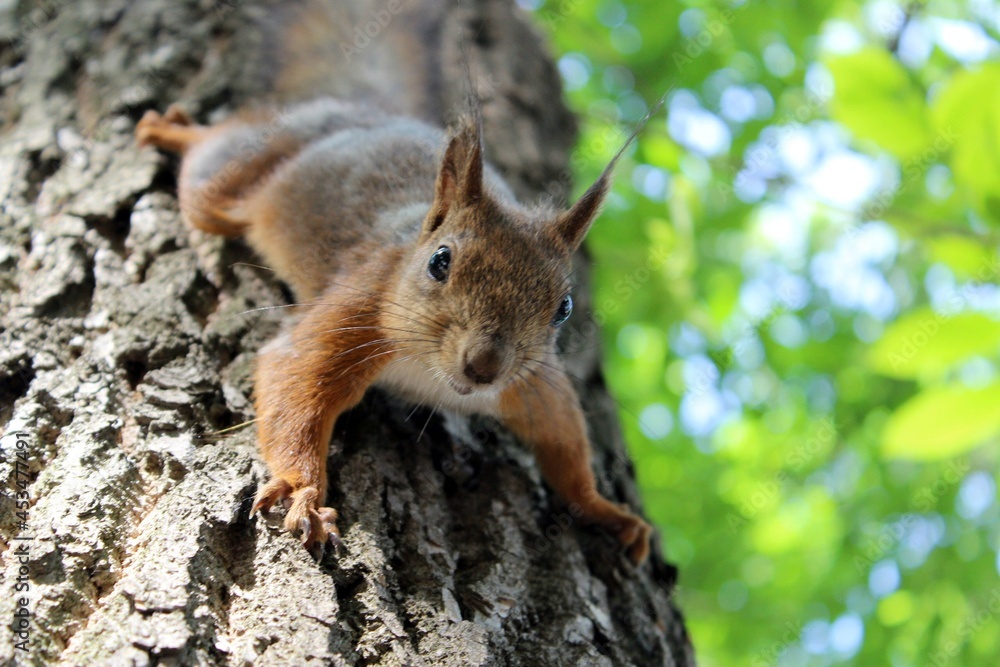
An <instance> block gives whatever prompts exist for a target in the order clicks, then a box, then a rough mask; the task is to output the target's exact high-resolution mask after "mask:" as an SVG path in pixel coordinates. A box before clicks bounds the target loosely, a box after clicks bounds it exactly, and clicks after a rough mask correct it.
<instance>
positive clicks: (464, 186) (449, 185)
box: [425, 119, 483, 232]
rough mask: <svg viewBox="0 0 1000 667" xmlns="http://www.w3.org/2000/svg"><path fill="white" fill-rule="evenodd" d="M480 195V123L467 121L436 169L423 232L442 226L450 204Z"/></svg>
mask: <svg viewBox="0 0 1000 667" xmlns="http://www.w3.org/2000/svg"><path fill="white" fill-rule="evenodd" d="M482 196H483V146H482V141H481V140H480V129H479V123H478V122H476V121H475V120H472V119H470V120H467V121H466V122H465V123H463V124H462V126H461V128H459V130H458V131H457V132H455V134H454V135H452V137H451V140H450V141H449V142H448V147H447V148H446V149H445V151H444V158H443V159H442V160H441V169H440V170H439V171H438V176H437V183H436V184H435V191H434V205H433V206H432V207H431V210H430V213H428V215H427V222H426V223H425V231H427V232H432V231H434V230H435V229H437V228H438V227H439V226H441V223H442V222H443V221H444V217H445V215H446V214H447V213H448V211H449V210H450V209H451V207H452V206H455V205H462V204H472V203H475V202H476V201H478V200H479V199H480V198H481V197H482Z"/></svg>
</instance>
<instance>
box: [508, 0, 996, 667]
mask: <svg viewBox="0 0 1000 667" xmlns="http://www.w3.org/2000/svg"><path fill="white" fill-rule="evenodd" d="M519 1H520V2H521V4H522V5H523V6H524V7H526V8H528V9H530V10H532V11H533V12H534V15H535V18H536V19H537V22H538V23H539V25H540V26H542V29H543V30H545V31H546V32H547V33H548V34H549V38H550V40H551V43H552V45H553V49H554V50H555V52H556V53H557V57H558V58H559V66H560V70H561V72H562V74H563V78H564V82H565V87H566V91H567V95H568V96H569V100H570V102H571V104H572V105H573V106H574V108H576V109H577V110H578V111H579V112H580V113H581V115H582V117H583V118H584V127H583V133H582V137H581V142H580V146H579V149H578V152H577V155H576V157H575V160H574V168H575V170H576V172H577V177H578V184H579V185H580V187H583V186H585V185H586V184H587V183H589V182H590V181H592V180H593V179H594V178H595V177H596V176H597V174H598V172H599V170H600V169H601V168H602V167H603V165H604V164H605V163H606V162H607V160H608V159H609V158H610V156H611V155H612V154H613V152H614V150H615V149H616V148H617V147H618V145H620V143H621V141H622V139H623V137H624V136H625V134H624V133H625V132H626V131H627V129H628V128H630V127H632V126H634V125H635V123H636V122H638V121H639V120H640V119H641V118H642V117H643V115H644V114H645V112H646V110H647V108H649V106H650V105H651V104H652V103H653V101H655V100H656V99H657V98H660V97H661V96H664V95H666V111H665V113H664V112H662V111H661V112H660V113H659V114H658V115H657V116H656V117H654V118H653V119H652V121H651V122H650V124H649V126H648V127H647V128H646V130H645V131H644V132H643V134H642V136H641V139H640V141H639V142H638V145H637V147H636V148H635V149H634V151H633V152H632V153H631V154H630V159H629V160H627V161H626V162H627V163H623V164H622V166H621V167H620V168H619V170H618V173H617V181H616V185H615V189H614V193H613V196H612V198H611V201H610V202H609V205H608V206H607V207H606V210H605V214H604V215H603V216H602V218H601V219H600V221H599V222H598V224H597V225H596V226H595V228H594V229H593V231H592V232H591V235H590V238H589V247H590V250H591V252H592V254H593V255H594V258H595V263H596V266H595V272H596V294H595V304H596V306H595V313H596V316H597V318H598V320H599V321H601V322H602V323H603V324H604V336H605V346H606V358H607V359H608V365H607V372H608V376H609V380H610V382H611V385H612V387H613V389H614V392H615V394H616V396H617V398H618V400H619V401H620V405H621V413H622V421H623V423H624V425H625V429H626V436H627V438H628V441H629V443H630V446H631V448H632V453H633V455H634V457H635V460H636V464H637V465H636V468H637V475H638V477H639V481H640V484H641V486H642V489H643V493H644V498H645V502H646V506H647V511H648V512H649V514H650V515H651V516H652V518H653V519H654V520H655V521H656V522H657V524H658V525H659V527H660V529H661V531H662V535H663V543H664V546H665V549H666V552H667V554H668V557H669V559H670V560H672V561H674V562H676V563H678V564H679V566H680V568H681V583H680V589H679V592H678V596H679V602H680V605H681V607H682V609H683V610H684V612H685V614H686V616H687V620H688V623H689V627H690V629H691V631H692V634H693V639H694V643H695V646H696V648H697V651H698V654H699V658H700V661H701V664H704V665H710V666H711V665H737V664H750V665H752V666H754V667H756V666H758V665H830V664H845V665H892V666H894V667H903V666H907V665H914V666H923V665H946V664H947V665H955V666H958V665H975V666H982V665H995V664H1000V661H998V657H1000V577H998V568H1000V558H998V549H1000V529H998V516H1000V509H998V506H997V498H996V486H997V470H998V466H997V458H998V447H997V445H998V440H1000V376H998V372H997V371H998V368H997V365H998V362H1000V355H998V353H1000V319H998V318H1000V289H998V287H997V272H998V270H1000V259H998V256H997V251H998V245H1000V62H997V60H998V54H1000V44H998V41H997V40H998V35H1000V30H998V28H1000V7H998V5H997V3H996V2H992V1H986V0H970V2H967V3H962V2H955V1H936V0H926V1H924V2H911V3H908V4H907V3H902V2H894V1H891V0H871V1H869V2H858V1H855V0H840V1H836V2H834V1H830V0H816V1H813V2H808V3H807V2H801V3H795V2H788V1H787V0H769V1H753V0H747V1H745V2H742V3H739V2H726V1H725V0H721V1H720V0H701V1H699V0H678V1H673V2H663V1H662V0H646V1H643V2H627V3H625V2H620V1H619V0H519Z"/></svg>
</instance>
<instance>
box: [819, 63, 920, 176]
mask: <svg viewBox="0 0 1000 667" xmlns="http://www.w3.org/2000/svg"><path fill="white" fill-rule="evenodd" d="M827 66H828V67H829V68H830V71H831V73H832V74H833V78H834V82H835V84H836V92H835V94H834V96H833V100H832V101H831V107H832V109H831V110H832V115H833V117H834V118H835V119H836V120H839V121H840V122H841V123H843V124H844V125H846V126H847V127H848V128H849V129H850V130H851V131H852V132H853V133H854V134H855V136H857V137H858V138H861V139H869V140H871V141H874V142H875V143H877V144H878V145H879V146H881V147H882V148H884V149H886V150H887V151H889V152H890V153H893V154H894V155H895V156H896V157H898V158H899V159H900V160H909V159H911V158H914V157H915V156H916V155H917V154H918V153H920V152H921V151H923V150H924V149H925V148H926V147H927V145H928V144H929V143H930V123H929V119H928V117H927V107H926V105H925V104H924V99H923V95H922V94H921V92H920V90H919V89H918V88H917V87H916V85H915V84H914V83H913V81H912V80H911V79H910V77H909V76H908V75H907V73H906V70H905V69H903V66H902V65H900V64H899V62H898V61H897V60H896V59H895V58H893V57H892V56H891V55H889V53H887V52H886V51H885V50H883V49H880V48H875V47H868V48H865V49H862V50H860V51H858V52H857V53H852V54H850V55H847V56H839V57H835V58H831V59H830V60H829V61H828V62H827Z"/></svg>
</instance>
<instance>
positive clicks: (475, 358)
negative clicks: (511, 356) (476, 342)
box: [463, 347, 502, 384]
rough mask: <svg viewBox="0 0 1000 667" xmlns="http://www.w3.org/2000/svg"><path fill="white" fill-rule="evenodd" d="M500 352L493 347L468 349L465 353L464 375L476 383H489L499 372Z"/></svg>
mask: <svg viewBox="0 0 1000 667" xmlns="http://www.w3.org/2000/svg"><path fill="white" fill-rule="evenodd" d="M501 361H502V359H501V357H500V353H499V352H497V350H496V349H495V348H492V347H490V348H486V349H484V350H475V351H472V350H470V351H468V352H466V353H465V368H464V369H463V370H464V372H465V377H467V378H469V379H470V380H472V381H473V382H475V383H476V384H489V383H491V382H493V381H494V380H496V379H497V375H499V374H500V364H501Z"/></svg>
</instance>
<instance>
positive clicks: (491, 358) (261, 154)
mask: <svg viewBox="0 0 1000 667" xmlns="http://www.w3.org/2000/svg"><path fill="white" fill-rule="evenodd" d="M171 119H172V120H171ZM136 133H137V137H138V139H139V141H140V143H143V144H153V145H156V146H160V147H162V148H166V149H168V150H176V151H180V152H182V153H183V154H184V156H185V157H184V163H183V165H182V170H181V187H180V198H181V209H182V211H184V214H185V216H186V217H187V218H188V220H189V221H190V222H191V224H193V225H194V226H196V227H199V228H200V229H203V230H205V231H209V232H213V233H224V234H229V233H240V232H242V233H244V234H245V235H246V238H247V239H248V241H249V242H250V243H251V245H252V246H253V247H254V248H255V249H256V250H257V251H258V252H259V253H260V254H261V255H262V256H263V257H264V259H265V260H266V261H267V262H268V263H269V264H270V265H271V266H272V267H273V268H274V269H275V270H276V271H277V272H278V275H279V276H280V277H281V278H282V279H283V280H285V281H286V282H288V283H289V285H291V286H292V288H293V290H294V291H295V293H296V295H297V296H298V297H299V298H300V299H301V300H302V301H304V302H307V303H310V304H312V307H311V308H310V309H309V311H308V313H307V314H306V315H305V317H304V318H303V319H302V320H301V321H300V322H298V323H297V324H296V325H295V326H294V328H293V329H292V331H291V332H290V334H288V335H286V336H285V337H283V338H279V339H278V340H277V341H275V342H274V343H272V344H270V345H269V346H268V347H267V348H265V350H264V351H263V352H262V354H261V356H260V359H259V361H258V365H257V373H256V407H257V421H258V424H259V431H258V435H259V441H260V448H261V453H262V454H263V457H264V460H265V461H266V462H267V465H268V468H269V469H270V471H271V473H272V479H271V481H270V482H268V483H267V484H266V485H265V486H264V487H263V488H262V489H261V490H260V493H259V494H258V496H257V500H256V502H255V505H254V507H255V508H256V509H263V510H266V509H268V508H270V507H271V506H272V505H273V504H274V503H276V502H278V501H284V502H286V503H290V509H289V513H288V515H287V517H286V519H285V525H286V527H287V528H288V529H289V530H301V531H302V535H303V541H304V542H306V543H307V544H309V545H313V544H316V543H323V542H324V541H326V540H327V539H328V538H330V537H331V536H335V535H336V526H335V524H334V521H335V519H336V512H335V511H334V510H333V509H331V508H328V507H322V504H323V502H324V500H325V498H326V490H327V488H326V459H327V454H328V446H329V440H330V434H331V431H332V429H333V425H334V423H335V422H336V419H337V417H338V416H339V415H340V414H341V413H342V412H343V411H344V410H346V409H348V408H350V407H351V406H353V405H354V404H356V403H357V402H358V401H359V400H360V399H361V397H362V395H363V394H364V392H365V391H366V389H367V388H368V387H369V386H371V385H372V384H373V383H375V382H379V383H380V384H385V385H386V386H388V387H390V388H392V389H395V390H397V391H398V392H399V393H402V394H403V395H404V396H408V397H409V398H412V399H414V400H417V401H423V402H426V403H430V404H437V403H441V402H443V403H444V404H445V406H446V407H451V408H453V409H457V410H465V411H481V412H486V413H488V414H492V415H494V416H496V417H498V418H499V419H501V420H503V422H504V423H505V424H506V425H507V426H508V427H510V428H511V430H512V431H513V432H514V433H515V434H516V435H517V436H518V437H519V438H520V439H522V440H523V441H525V442H528V443H531V444H532V445H533V446H534V449H535V454H536V457H537V459H538V462H539V466H540V468H541V470H542V473H543V474H544V476H545V479H546V480H547V481H548V482H549V484H550V485H551V486H552V487H553V489H554V490H555V491H556V492H557V493H558V494H559V495H560V496H562V497H563V498H564V499H565V500H566V501H568V502H569V503H571V507H574V508H576V509H578V510H579V513H580V516H581V517H582V518H583V519H584V520H586V521H592V522H595V523H597V524H599V525H601V526H603V527H605V528H606V529H608V530H609V531H611V532H612V533H613V534H615V535H616V537H617V538H618V540H619V541H620V542H621V544H622V545H623V546H624V547H625V548H626V549H627V551H628V554H629V556H630V558H631V559H632V560H633V561H635V562H636V563H639V562H642V561H643V560H644V559H645V558H646V556H647V554H648V540H649V535H650V527H649V526H648V525H647V524H646V523H645V522H644V521H643V520H642V519H640V518H638V517H637V516H635V515H634V514H632V513H630V512H629V511H628V510H626V509H623V508H620V507H618V506H616V505H614V504H612V503H611V502H609V501H608V500H606V499H605V498H603V497H601V496H600V494H599V493H598V492H597V489H596V486H595V482H594V475H593V472H592V470H591V467H590V448H589V442H588V439H587V433H586V424H585V421H584V419H583V414H582V412H581V409H580V404H579V399H578V398H577V396H576V394H575V393H574V391H573V388H572V385H571V383H570V381H569V379H568V377H567V376H566V373H565V372H564V371H563V370H562V366H561V364H560V362H559V360H558V358H557V357H556V355H555V339H556V333H557V326H556V325H554V324H553V316H554V314H555V313H556V311H557V310H558V308H559V306H560V303H561V302H562V300H563V298H564V297H565V296H566V294H567V293H568V292H569V288H570V284H569V273H570V264H571V258H572V254H573V252H574V251H575V250H576V248H577V247H578V246H579V244H580V243H581V242H582V240H583V238H584V236H585V234H586V232H587V229H588V228H589V226H590V224H591V223H592V222H593V219H594V217H595V216H596V215H597V212H598V209H599V207H600V204H601V201H602V200H603V198H604V195H605V193H606V191H607V184H608V177H607V176H608V175H607V173H605V174H604V175H602V177H601V178H600V179H599V180H598V182H597V183H595V184H594V186H593V187H592V188H591V189H590V190H588V192H587V193H586V194H585V195H584V196H583V197H582V198H581V199H580V201H579V202H578V203H577V204H576V205H575V206H574V207H573V208H571V209H570V210H569V211H564V212H557V211H550V210H539V209H528V208H525V207H523V206H521V205H520V204H518V203H517V202H516V201H515V200H514V198H513V196H512V195H511V193H510V191H509V188H508V187H507V186H506V185H505V184H504V183H503V181H502V180H501V179H500V178H499V176H497V174H496V173H495V172H494V171H493V170H492V169H491V168H490V167H489V166H488V165H484V163H483V161H482V148H481V145H480V128H479V126H478V122H477V121H476V120H475V119H467V120H466V121H464V122H463V123H462V124H461V125H460V127H459V128H458V130H457V131H456V132H455V133H453V134H452V135H451V136H450V137H446V136H445V135H444V134H443V133H442V132H440V131H439V130H436V129H435V128H432V127H430V126H428V125H425V124H423V123H421V122H419V121H416V120H414V119H411V118H405V117H400V116H391V115H387V114H384V113H381V112H379V111H377V110H375V109H372V108H370V107H364V106H359V105H351V104H346V103H343V102H338V101H334V100H317V101H314V102H312V103H308V104H304V105H300V106H297V107H293V108H291V109H288V110H286V111H283V112H280V113H276V114H275V115H274V116H273V117H272V118H270V119H265V120H257V121H254V120H236V121H233V122H228V123H225V124H222V125H219V126H216V127H213V128H201V127H198V126H193V125H191V124H190V122H188V121H187V119H186V116H183V115H181V114H180V112H178V111H171V112H168V113H167V115H166V116H164V117H162V118H161V117H160V116H159V115H156V114H150V115H147V117H146V118H144V119H143V121H142V122H141V123H140V124H139V127H138V128H137V130H136ZM255 133H257V135H258V136H256V139H259V141H254V138H255V136H254V135H255ZM265 134H266V138H264V135H265ZM240 142H244V143H245V144H246V145H243V144H241V143H240ZM237 144H239V145H237ZM442 148H443V149H444V150H443V156H441V157H439V151H441V149H442ZM213 174H214V176H213ZM443 247H444V248H447V249H448V250H449V252H450V255H451V261H450V268H449V270H448V272H447V276H446V278H445V279H444V280H436V279H435V278H433V277H431V276H430V275H429V273H428V271H429V270H428V261H429V259H430V258H431V256H432V255H433V254H434V253H435V252H436V251H437V250H438V249H439V248H443Z"/></svg>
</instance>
